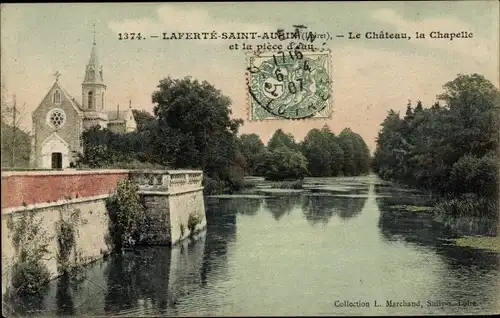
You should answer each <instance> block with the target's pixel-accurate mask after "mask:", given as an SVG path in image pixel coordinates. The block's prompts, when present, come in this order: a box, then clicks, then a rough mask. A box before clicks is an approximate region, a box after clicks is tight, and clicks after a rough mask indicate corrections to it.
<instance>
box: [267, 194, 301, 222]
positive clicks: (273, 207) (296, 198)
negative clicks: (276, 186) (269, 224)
mask: <svg viewBox="0 0 500 318" xmlns="http://www.w3.org/2000/svg"><path fill="white" fill-rule="evenodd" d="M302 201H303V197H302V196H301V195H300V194H277V195H273V196H271V197H269V198H265V199H264V206H265V208H266V209H267V210H269V212H271V214H272V215H273V218H274V219H275V220H276V221H279V220H280V219H281V218H282V217H283V216H284V215H285V214H289V213H290V212H292V210H293V209H294V208H295V207H296V206H297V207H300V205H301V203H302Z"/></svg>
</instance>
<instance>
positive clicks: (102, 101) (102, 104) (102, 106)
mask: <svg viewBox="0 0 500 318" xmlns="http://www.w3.org/2000/svg"><path fill="white" fill-rule="evenodd" d="M101 99H102V100H101V109H104V92H102V94H101Z"/></svg>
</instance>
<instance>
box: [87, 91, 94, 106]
mask: <svg viewBox="0 0 500 318" xmlns="http://www.w3.org/2000/svg"><path fill="white" fill-rule="evenodd" d="M88 98H89V101H88V103H89V109H94V94H93V93H92V91H90V92H89V93H88Z"/></svg>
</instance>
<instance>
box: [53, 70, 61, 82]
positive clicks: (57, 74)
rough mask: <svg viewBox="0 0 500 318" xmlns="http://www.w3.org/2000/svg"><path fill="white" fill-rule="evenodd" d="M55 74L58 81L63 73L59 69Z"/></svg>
mask: <svg viewBox="0 0 500 318" xmlns="http://www.w3.org/2000/svg"><path fill="white" fill-rule="evenodd" d="M54 76H55V77H56V82H58V81H59V76H61V73H59V71H56V72H55V73H54Z"/></svg>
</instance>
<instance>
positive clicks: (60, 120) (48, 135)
mask: <svg viewBox="0 0 500 318" xmlns="http://www.w3.org/2000/svg"><path fill="white" fill-rule="evenodd" d="M59 75H60V74H59V72H57V73H56V74H55V76H56V79H55V82H54V84H53V85H52V87H51V88H50V89H49V91H48V92H47V94H46V95H45V97H44V98H43V100H42V101H41V103H40V104H39V105H38V107H37V108H36V109H35V110H34V111H33V113H32V121H33V130H32V136H33V137H32V145H31V147H32V149H31V165H32V167H33V168H40V169H64V168H68V167H70V165H71V163H72V162H73V161H74V159H75V153H78V152H80V153H81V152H82V151H83V144H82V138H81V137H82V133H83V131H84V130H85V129H88V128H90V127H93V126H97V125H100V126H101V127H102V128H108V129H109V130H111V131H113V132H116V133H125V132H131V131H135V130H136V126H137V125H136V122H135V119H134V114H133V112H132V104H131V102H129V105H128V107H127V108H126V109H123V110H120V107H119V106H117V108H116V110H108V109H107V107H106V95H105V93H106V85H105V83H104V74H103V69H102V65H100V63H99V59H98V56H97V47H96V42H95V33H94V42H93V46H92V51H91V53H90V58H89V61H88V64H87V66H86V68H85V78H84V80H83V83H82V98H81V102H80V101H77V100H76V99H75V98H73V97H72V96H71V95H70V94H69V93H68V92H67V91H66V90H64V88H63V87H62V85H61V83H60V82H59Z"/></svg>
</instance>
